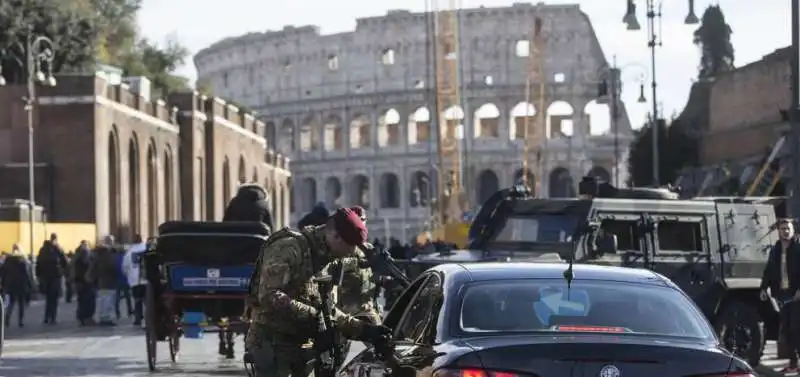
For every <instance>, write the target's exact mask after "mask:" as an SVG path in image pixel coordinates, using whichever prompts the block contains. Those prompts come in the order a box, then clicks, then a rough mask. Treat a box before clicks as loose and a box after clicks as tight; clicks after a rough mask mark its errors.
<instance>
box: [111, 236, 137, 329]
mask: <svg viewBox="0 0 800 377" xmlns="http://www.w3.org/2000/svg"><path fill="white" fill-rule="evenodd" d="M141 240H142V236H140V235H138V234H137V235H136V236H134V242H136V243H141ZM137 241H138V242H137ZM125 253H126V250H125V249H124V248H121V247H115V248H114V260H116V262H117V276H119V282H118V283H117V292H116V295H115V297H116V298H115V300H114V313H115V314H116V315H117V320H119V319H120V318H121V317H122V316H121V313H120V310H119V303H120V301H122V300H125V309H126V310H127V313H128V317H131V316H133V306H132V305H131V289H130V285H128V278H127V277H126V276H125V270H124V268H123V266H122V264H123V261H124V259H125Z"/></svg>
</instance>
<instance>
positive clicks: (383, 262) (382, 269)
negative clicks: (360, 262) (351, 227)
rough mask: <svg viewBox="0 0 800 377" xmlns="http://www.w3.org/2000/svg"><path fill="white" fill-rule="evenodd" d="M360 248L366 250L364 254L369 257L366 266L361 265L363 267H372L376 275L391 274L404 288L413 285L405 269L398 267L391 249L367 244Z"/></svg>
mask: <svg viewBox="0 0 800 377" xmlns="http://www.w3.org/2000/svg"><path fill="white" fill-rule="evenodd" d="M359 249H361V251H363V252H364V255H365V256H366V257H367V260H366V264H367V265H366V266H361V267H362V268H366V267H369V268H371V269H372V271H373V272H374V274H375V275H378V276H390V277H391V278H392V279H393V280H394V281H397V282H398V283H399V284H400V285H402V286H403V288H407V287H408V286H409V285H411V279H409V278H408V276H406V274H404V273H403V270H401V269H400V267H397V264H396V263H395V262H394V258H392V256H391V254H389V249H388V248H384V249H377V248H374V247H373V248H369V247H365V246H363V245H362V246H359Z"/></svg>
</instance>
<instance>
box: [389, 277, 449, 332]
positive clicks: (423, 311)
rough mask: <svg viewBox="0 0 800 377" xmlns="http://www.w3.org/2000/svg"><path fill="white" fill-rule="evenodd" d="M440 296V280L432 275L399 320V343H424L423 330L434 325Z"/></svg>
mask: <svg viewBox="0 0 800 377" xmlns="http://www.w3.org/2000/svg"><path fill="white" fill-rule="evenodd" d="M441 296H442V280H441V277H440V276H439V275H436V274H434V275H432V276H431V278H430V279H428V280H427V281H426V282H425V285H423V286H422V288H421V289H420V290H419V293H417V295H416V297H415V298H414V300H413V301H412V303H411V305H410V306H409V308H408V310H406V312H405V314H404V315H403V318H402V319H400V323H399V326H398V327H397V329H398V330H397V332H396V338H397V339H398V340H401V341H402V340H404V341H409V342H415V343H421V342H424V341H425V335H426V334H425V330H426V329H428V328H429V327H430V326H435V325H436V319H437V314H438V311H439V307H440V305H441Z"/></svg>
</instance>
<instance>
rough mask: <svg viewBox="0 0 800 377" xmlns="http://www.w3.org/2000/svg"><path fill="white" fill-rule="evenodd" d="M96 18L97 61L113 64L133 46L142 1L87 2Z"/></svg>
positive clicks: (103, 0) (93, 0)
mask: <svg viewBox="0 0 800 377" xmlns="http://www.w3.org/2000/svg"><path fill="white" fill-rule="evenodd" d="M89 1H90V2H91V6H92V8H93V10H94V12H95V15H96V16H97V17H98V29H99V35H98V41H97V60H98V61H100V62H103V63H107V64H113V63H115V62H118V61H120V60H121V59H122V57H123V56H124V55H125V54H127V53H128V52H129V51H130V50H131V49H132V48H133V46H134V45H135V43H136V37H137V23H136V15H137V14H138V12H139V9H141V7H142V0H89Z"/></svg>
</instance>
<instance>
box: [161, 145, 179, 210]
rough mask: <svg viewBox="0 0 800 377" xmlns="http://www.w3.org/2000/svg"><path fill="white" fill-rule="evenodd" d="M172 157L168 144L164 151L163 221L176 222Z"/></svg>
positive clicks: (170, 147)
mask: <svg viewBox="0 0 800 377" xmlns="http://www.w3.org/2000/svg"><path fill="white" fill-rule="evenodd" d="M173 163H174V160H173V156H172V146H170V145H169V144H167V145H166V147H165V149H164V161H163V164H164V216H165V218H164V219H165V220H177V219H178V216H177V213H178V209H177V202H178V201H177V200H176V196H177V195H176V192H175V190H176V189H177V187H176V185H175V170H174V166H173V165H172V164H173Z"/></svg>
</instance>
